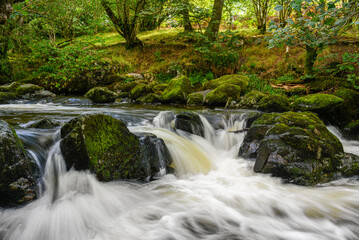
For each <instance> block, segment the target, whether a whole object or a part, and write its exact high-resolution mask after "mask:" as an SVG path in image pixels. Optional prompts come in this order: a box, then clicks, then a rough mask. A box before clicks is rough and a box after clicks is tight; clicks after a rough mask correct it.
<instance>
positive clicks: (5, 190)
mask: <svg viewBox="0 0 359 240" xmlns="http://www.w3.org/2000/svg"><path fill="white" fill-rule="evenodd" d="M34 168H36V167H35V165H34V164H33V163H31V162H30V160H29V159H28V157H27V155H26V153H25V150H24V147H23V145H22V143H21V141H20V139H19V138H18V136H17V134H16V132H15V131H14V129H13V128H12V127H11V126H10V125H9V124H8V123H6V122H5V121H2V120H0V179H1V184H0V207H14V206H19V205H23V204H25V203H27V202H29V201H32V200H34V199H35V198H36V192H37V185H36V181H35V178H34V172H35V171H34Z"/></svg>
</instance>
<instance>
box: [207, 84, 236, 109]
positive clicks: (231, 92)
mask: <svg viewBox="0 0 359 240" xmlns="http://www.w3.org/2000/svg"><path fill="white" fill-rule="evenodd" d="M240 94H241V88H240V87H239V86H237V85H233V84H229V83H225V84H222V85H220V86H219V87H217V88H216V89H214V90H213V91H211V92H210V93H208V94H207V95H206V99H205V103H206V105H209V106H225V105H226V103H227V101H228V99H229V98H232V100H234V101H237V100H238V99H239V97H240Z"/></svg>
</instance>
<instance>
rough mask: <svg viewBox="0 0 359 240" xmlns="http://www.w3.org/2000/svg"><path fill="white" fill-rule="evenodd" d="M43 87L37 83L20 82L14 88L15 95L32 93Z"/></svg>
mask: <svg viewBox="0 0 359 240" xmlns="http://www.w3.org/2000/svg"><path fill="white" fill-rule="evenodd" d="M42 89H43V87H40V86H38V85H35V84H31V83H28V84H22V85H20V86H19V87H17V88H16V89H15V93H16V94H17V95H25V94H28V93H34V92H36V91H38V90H42Z"/></svg>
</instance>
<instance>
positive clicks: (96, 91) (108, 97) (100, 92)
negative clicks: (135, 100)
mask: <svg viewBox="0 0 359 240" xmlns="http://www.w3.org/2000/svg"><path fill="white" fill-rule="evenodd" d="M85 97H87V98H88V99H91V101H93V102H94V103H113V102H115V100H116V97H117V94H116V93H115V92H112V91H110V90H108V89H107V88H104V87H94V88H92V89H91V90H89V91H88V92H87V93H86V94H85Z"/></svg>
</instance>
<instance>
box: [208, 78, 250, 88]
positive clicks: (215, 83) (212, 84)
mask: <svg viewBox="0 0 359 240" xmlns="http://www.w3.org/2000/svg"><path fill="white" fill-rule="evenodd" d="M248 83H249V78H248V77H247V76H244V75H240V74H232V75H224V76H222V77H220V78H217V79H213V80H211V81H208V82H205V83H204V85H203V89H204V90H206V89H215V88H217V87H219V86H220V85H222V84H233V85H237V86H239V87H240V88H241V90H242V91H244V90H245V89H246V87H247V85H248Z"/></svg>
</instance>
